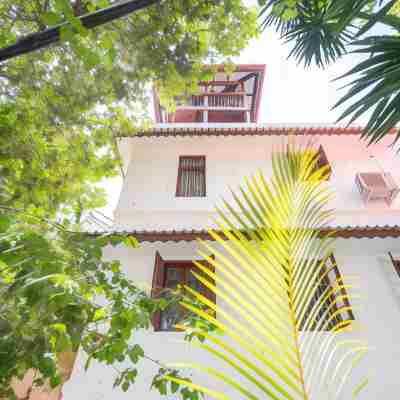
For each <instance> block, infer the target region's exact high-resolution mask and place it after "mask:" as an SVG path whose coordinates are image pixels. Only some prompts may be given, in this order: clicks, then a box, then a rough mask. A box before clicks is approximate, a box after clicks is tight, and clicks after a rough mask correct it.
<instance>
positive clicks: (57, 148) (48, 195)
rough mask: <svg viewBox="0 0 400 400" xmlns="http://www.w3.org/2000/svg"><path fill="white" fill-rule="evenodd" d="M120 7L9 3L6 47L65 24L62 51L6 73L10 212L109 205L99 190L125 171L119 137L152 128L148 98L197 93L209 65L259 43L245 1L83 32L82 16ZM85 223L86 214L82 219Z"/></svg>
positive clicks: (0, 70)
mask: <svg viewBox="0 0 400 400" xmlns="http://www.w3.org/2000/svg"><path fill="white" fill-rule="evenodd" d="M112 3H115V1H108V0H101V1H100V0H98V1H95V0H93V1H80V0H77V1H69V0H50V1H48V0H38V1H29V2H27V1H24V0H17V1H14V0H12V1H11V0H5V1H2V2H1V4H0V19H1V21H2V24H1V26H0V47H3V46H6V45H10V44H12V43H15V42H16V41H17V40H18V38H19V37H21V36H23V35H26V34H29V33H31V32H36V31H38V30H42V29H45V28H46V27H49V26H52V25H54V24H57V23H59V22H61V21H68V22H69V25H67V27H66V28H65V29H63V31H62V32H61V38H62V43H61V44H57V45H54V46H51V47H49V48H48V49H44V50H41V51H37V52H35V53H31V54H29V55H25V56H21V57H18V58H16V59H12V60H9V61H8V62H6V63H3V64H1V65H0V131H1V135H0V165H1V167H2V176H3V177H4V179H5V181H6V183H7V193H6V197H5V198H4V199H2V203H5V204H6V205H7V206H12V207H17V208H24V209H29V212H36V213H38V214H41V215H55V214H56V212H57V211H60V209H62V210H63V211H65V213H72V212H74V210H76V209H81V208H86V207H97V206H99V205H100V204H104V197H103V196H102V193H101V191H100V190H99V189H96V183H98V182H99V181H100V180H101V179H102V178H107V177H111V176H114V175H116V174H117V173H118V172H119V169H118V166H119V157H118V154H117V153H116V148H115V139H114V137H115V135H117V134H121V133H124V132H127V131H129V132H134V131H135V130H136V129H138V127H142V126H143V125H145V126H146V125H147V124H148V116H147V115H146V113H145V112H144V110H145V109H146V106H147V100H146V99H147V98H148V89H149V86H150V85H151V84H155V85H156V86H157V87H159V88H160V91H161V92H162V98H163V99H164V100H167V99H168V98H171V97H172V96H175V95H177V94H180V93H182V92H183V91H185V90H188V91H190V90H194V88H195V85H196V83H197V82H198V80H199V79H200V78H201V76H202V74H203V71H202V69H201V65H202V64H203V63H204V62H206V61H213V60H214V61H216V60H218V61H221V60H222V61H223V60H226V59H227V58H229V57H231V56H235V55H238V54H239V52H240V50H241V49H243V48H244V47H245V46H246V45H247V43H248V41H249V40H250V38H252V37H254V36H255V35H256V34H257V24H256V14H255V12H254V10H250V9H248V8H246V7H245V6H244V5H243V4H242V1H241V0H228V1H224V2H220V1H217V0H210V1H203V0H192V1H191V2H190V7H187V3H186V2H182V1H181V0H172V1H165V2H161V3H160V4H158V5H155V6H151V7H149V8H146V9H144V10H141V11H140V12H137V13H135V14H133V15H131V16H130V17H128V18H123V19H121V20H117V21H115V22H113V23H110V24H108V25H104V26H101V27H99V28H98V29H95V30H92V31H87V30H85V29H84V28H83V27H82V26H81V24H80V22H79V20H78V18H77V16H79V15H81V14H82V13H85V12H90V11H93V10H95V9H97V8H99V7H106V6H108V5H109V4H112ZM78 214H79V213H78Z"/></svg>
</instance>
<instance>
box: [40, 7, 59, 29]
mask: <svg viewBox="0 0 400 400" xmlns="http://www.w3.org/2000/svg"><path fill="white" fill-rule="evenodd" d="M42 20H43V22H44V23H45V24H46V25H50V26H51V25H57V24H59V23H60V22H61V18H60V16H59V15H58V14H56V13H54V12H51V11H49V12H46V13H44V14H43V15H42Z"/></svg>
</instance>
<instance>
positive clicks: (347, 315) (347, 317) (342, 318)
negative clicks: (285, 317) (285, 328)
mask: <svg viewBox="0 0 400 400" xmlns="http://www.w3.org/2000/svg"><path fill="white" fill-rule="evenodd" d="M327 261H328V262H329V263H330V266H329V267H328V265H326V264H325V265H324V266H323V268H322V270H321V274H324V273H325V272H326V271H327V270H328V268H332V269H331V270H330V272H331V273H332V274H334V278H335V281H336V282H338V284H339V285H341V286H343V278H342V276H341V274H340V271H339V268H338V265H337V262H336V259H335V256H334V255H333V254H331V255H330V257H329V259H328V260H327ZM329 275H330V274H329V273H328V274H327V275H325V276H324V278H323V280H322V281H321V282H320V286H321V292H322V291H323V290H324V289H325V287H326V286H328V285H329V286H330V287H332V285H333V282H332V280H331V278H330V276H329ZM340 295H341V296H344V298H343V300H342V302H343V305H342V306H341V307H338V306H337V304H335V306H334V307H332V309H331V311H330V313H328V315H326V316H325V318H329V317H330V315H329V314H331V315H332V314H333V313H334V312H336V311H339V310H340V309H342V307H345V308H346V310H344V311H341V312H340V313H339V314H338V315H337V316H336V318H335V319H333V320H331V322H329V323H328V326H327V327H326V330H330V329H331V328H332V327H334V326H335V325H336V324H337V323H339V322H348V324H349V325H350V323H351V321H354V319H355V318H354V314H353V311H352V309H351V306H350V301H349V299H348V297H347V291H346V289H345V288H344V287H342V288H341V289H340V294H339V293H338V292H336V293H335V294H334V295H332V296H333V298H335V297H337V296H340ZM319 300H320V297H319V295H318V293H317V294H316V296H315V297H313V298H312V299H311V301H310V303H309V304H308V305H307V308H309V309H310V310H311V309H312V307H313V306H314V305H315V303H316V302H318V301H319ZM331 300H333V299H331ZM324 311H325V310H324V309H322V313H323V312H324ZM321 317H322V315H320V316H319V317H318V319H317V321H318V320H319V318H321ZM305 318H306V315H305V316H304V319H303V321H301V322H300V327H299V328H300V331H302V330H303V328H304V320H305ZM310 330H311V331H313V330H315V327H314V326H313V327H311V329H310Z"/></svg>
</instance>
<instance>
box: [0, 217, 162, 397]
mask: <svg viewBox="0 0 400 400" xmlns="http://www.w3.org/2000/svg"><path fill="white" fill-rule="evenodd" d="M38 221H39V220H38V219H37V218H30V217H26V216H20V215H18V214H16V215H14V216H13V217H9V216H8V217H7V216H5V215H2V216H1V218H0V295H1V299H2V301H1V304H0V397H3V396H9V395H11V393H12V390H11V388H10V381H11V379H12V378H13V377H18V378H22V377H23V376H24V375H25V373H26V372H27V371H28V370H30V369H34V370H36V371H37V372H38V373H39V374H38V375H37V377H38V379H37V381H36V382H35V384H36V385H41V384H43V382H44V381H45V380H49V381H50V384H51V385H52V386H57V385H58V384H60V383H61V381H62V377H61V376H60V369H59V368H58V366H59V359H60V357H61V356H62V354H64V353H65V352H76V351H77V348H78V346H80V349H81V351H84V352H86V353H87V355H88V362H87V367H89V365H90V362H91V360H93V359H96V360H98V361H100V362H104V363H106V364H113V365H115V364H117V365H118V364H119V363H121V362H123V361H125V360H126V361H127V362H128V366H127V367H126V369H124V370H122V371H121V375H120V376H119V377H118V379H117V381H116V385H122V387H123V388H127V386H128V385H130V384H132V383H133V382H134V380H135V377H136V373H137V370H136V366H137V364H138V363H139V361H140V360H141V359H142V358H143V357H144V351H143V349H142V348H141V347H140V346H139V345H137V344H133V343H132V340H133V333H134V332H135V331H136V330H138V329H147V328H149V326H150V321H151V316H152V314H153V312H155V311H157V310H159V304H158V303H159V302H158V300H153V299H151V298H149V297H148V296H147V295H146V294H145V293H144V292H143V291H142V290H140V289H139V288H138V287H136V286H135V284H134V283H133V282H132V281H130V280H129V279H127V278H126V277H125V276H124V274H123V273H122V272H121V269H120V265H119V262H117V261H104V260H103V248H104V247H105V246H107V245H112V246H115V245H122V242H124V243H127V241H126V240H125V239H124V237H120V236H116V235H104V236H97V237H91V236H88V235H87V234H83V233H79V232H78V233H75V232H70V231H68V230H67V229H66V227H64V226H59V225H55V226H53V225H49V224H48V223H43V222H40V221H39V222H38Z"/></svg>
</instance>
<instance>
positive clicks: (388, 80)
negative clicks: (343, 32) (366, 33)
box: [333, 36, 400, 143]
mask: <svg viewBox="0 0 400 400" xmlns="http://www.w3.org/2000/svg"><path fill="white" fill-rule="evenodd" d="M353 45H355V46H358V48H357V49H356V50H354V51H353V53H358V54H364V53H366V54H372V56H371V57H369V58H368V59H367V60H365V61H364V62H362V63H360V64H358V65H357V66H356V67H354V68H353V69H351V70H350V71H349V72H347V73H346V74H344V75H342V76H341V77H339V78H338V79H343V78H348V77H352V78H353V81H352V82H351V83H350V84H349V86H350V89H348V91H347V93H346V94H345V95H344V96H343V97H342V98H341V99H340V100H339V101H338V102H337V103H336V104H335V105H334V107H333V108H337V107H339V106H341V105H342V104H344V103H348V101H349V100H353V99H354V97H355V96H361V98H360V99H359V100H357V101H355V102H354V103H353V104H352V105H351V106H349V107H348V108H347V109H346V110H345V111H344V112H343V113H342V114H341V116H340V117H339V121H340V120H344V119H346V118H348V117H350V121H349V123H352V122H354V121H355V120H357V119H358V118H359V117H361V116H362V115H364V114H365V113H369V112H371V110H373V112H372V114H371V116H370V118H369V121H368V123H367V125H366V127H365V129H364V131H363V137H365V138H367V139H369V143H376V142H378V141H379V140H380V139H381V138H382V137H383V136H384V135H385V134H387V133H388V132H389V131H390V130H391V129H393V128H395V127H396V125H397V124H398V123H399V121H400V37H398V36H371V37H368V38H366V39H363V40H359V41H357V42H354V43H353ZM398 139H399V132H398V131H397V135H396V139H395V140H396V141H397V140H398Z"/></svg>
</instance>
